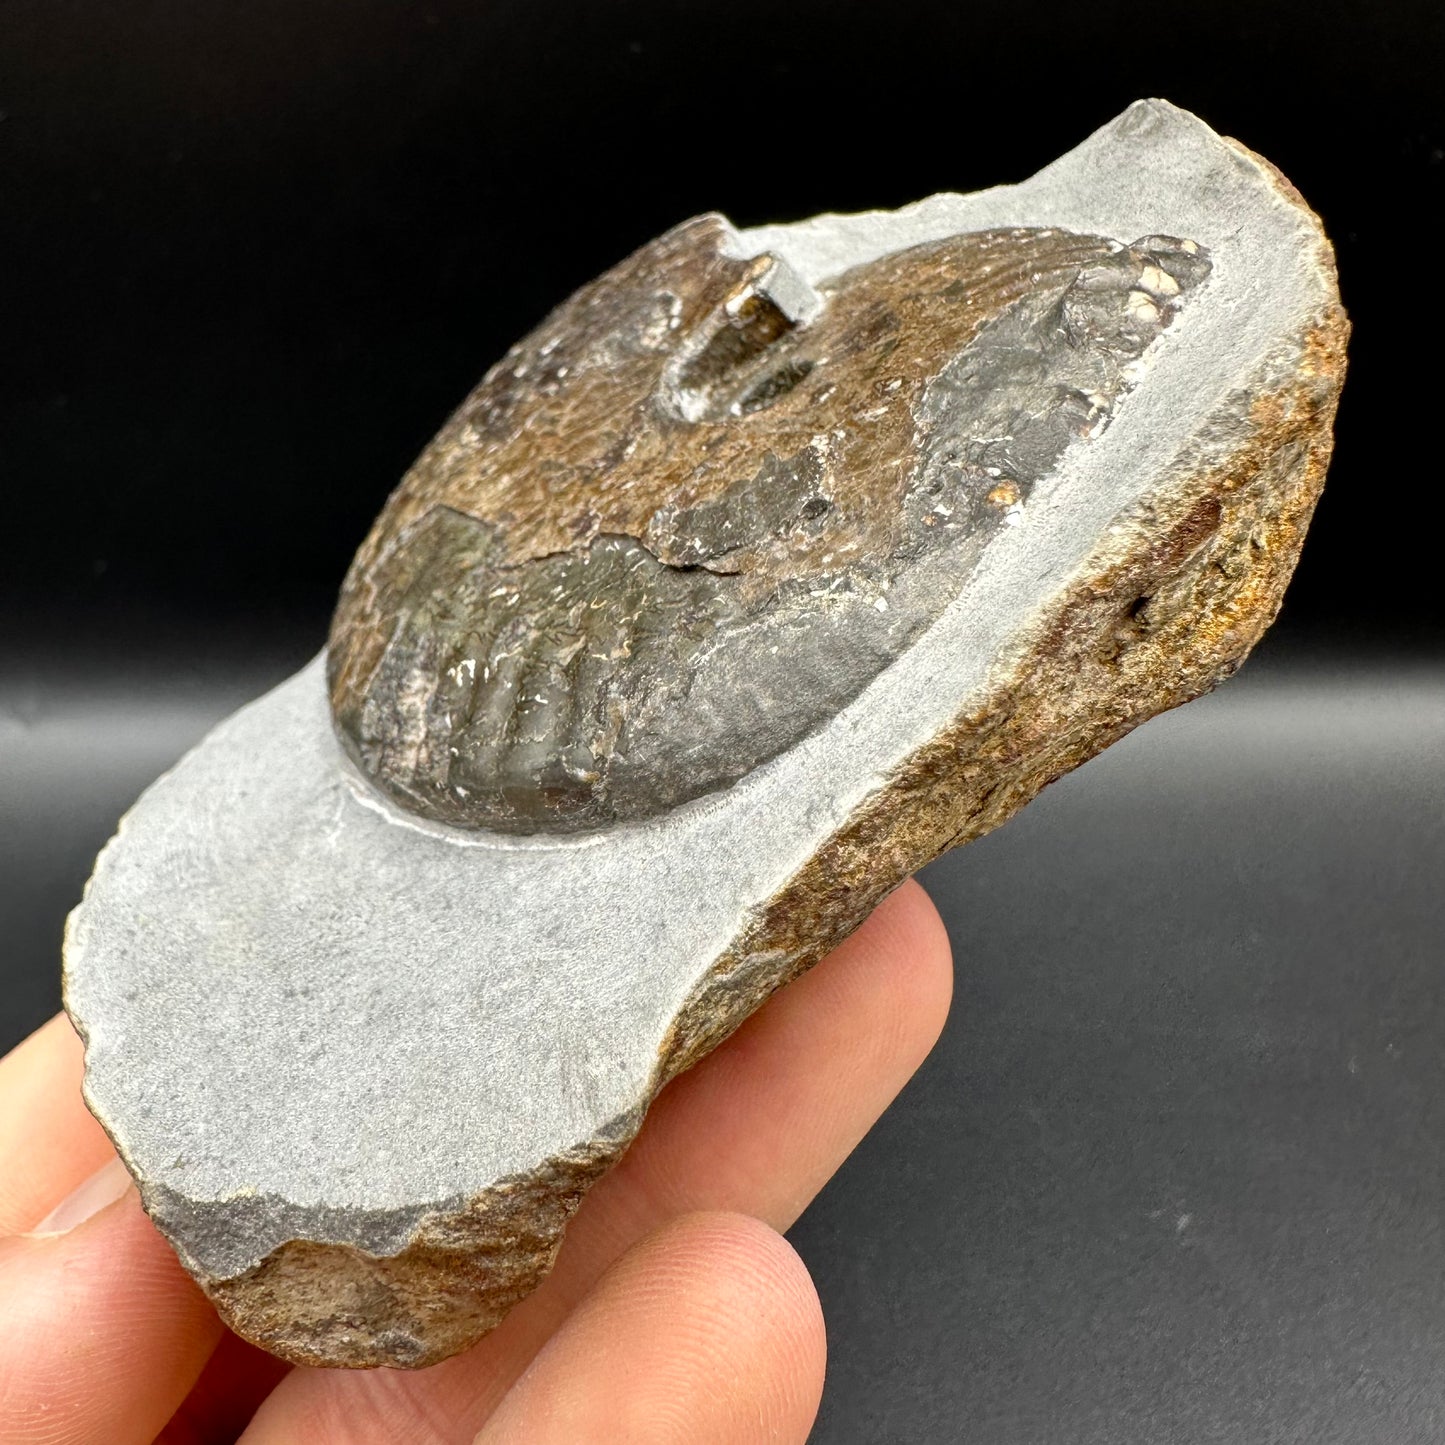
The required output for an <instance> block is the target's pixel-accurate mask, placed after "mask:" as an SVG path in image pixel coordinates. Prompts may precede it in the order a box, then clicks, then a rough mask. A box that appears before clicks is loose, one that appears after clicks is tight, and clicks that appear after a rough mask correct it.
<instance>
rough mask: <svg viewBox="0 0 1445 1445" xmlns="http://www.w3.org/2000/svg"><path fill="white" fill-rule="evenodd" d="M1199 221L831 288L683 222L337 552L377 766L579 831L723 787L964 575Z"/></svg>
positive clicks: (1167, 306)
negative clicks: (1181, 233)
mask: <svg viewBox="0 0 1445 1445" xmlns="http://www.w3.org/2000/svg"><path fill="white" fill-rule="evenodd" d="M1208 272H1209V259H1208V257H1207V255H1206V254H1205V252H1204V251H1203V249H1202V248H1201V247H1199V246H1198V245H1196V244H1195V243H1193V242H1192V241H1190V240H1189V239H1187V238H1176V237H1171V236H1145V237H1142V238H1139V239H1135V240H1133V241H1131V242H1130V243H1128V244H1125V243H1123V242H1121V241H1120V240H1118V239H1113V238H1109V237H1105V236H1094V235H1087V234H1078V233H1074V232H1069V231H1063V230H1055V229H1048V228H1032V229H1003V230H989V231H982V232H978V233H974V234H966V235H961V236H955V237H950V238H948V239H946V240H940V241H934V242H930V243H926V244H922V245H915V246H912V247H910V248H907V249H905V250H901V251H897V252H894V253H892V254H889V255H885V256H882V257H880V258H878V259H876V260H873V261H870V262H867V263H865V264H862V265H857V266H854V267H853V268H852V269H849V270H845V271H843V272H841V273H840V274H839V275H837V276H834V277H832V278H831V279H829V280H826V281H823V282H822V283H821V284H820V285H818V286H816V287H814V286H810V285H809V284H807V283H806V282H805V281H803V280H802V279H801V278H800V277H799V276H798V275H797V274H796V273H795V272H794V271H792V270H791V269H790V268H789V266H788V265H787V264H786V262H785V261H784V260H783V259H781V258H780V257H779V256H776V255H772V254H762V255H748V254H746V253H745V251H744V250H743V249H742V248H741V246H740V244H739V238H738V235H737V233H736V232H735V231H734V230H733V229H732V228H731V226H730V225H729V224H728V223H727V221H725V220H724V219H723V218H722V217H720V216H715V215H712V216H701V217H698V218H696V219H695V220H692V221H688V222H685V223H684V224H682V225H680V226H678V227H677V228H675V229H674V230H672V231H670V232H668V233H667V234H666V235H664V236H662V237H661V238H659V239H658V240H656V241H653V242H652V243H650V244H648V245H646V246H644V247H643V248H642V249H641V250H639V251H637V252H636V253H635V254H634V255H632V256H631V257H629V258H628V259H627V260H625V261H623V262H622V263H621V264H620V265H618V266H616V267H615V268H614V269H613V270H611V271H609V272H607V273H606V274H605V275H603V276H602V277H600V278H599V279H598V280H596V281H594V282H593V283H591V284H590V285H588V286H585V287H584V288H583V289H582V290H580V291H579V292H577V293H576V294H575V295H574V296H573V297H572V298H571V299H570V300H568V301H567V302H565V303H564V304H563V305H562V306H560V307H559V308H558V309H557V310H556V311H554V312H553V313H552V315H551V316H549V317H548V318H547V319H546V320H545V321H544V322H543V323H542V325H540V326H539V327H538V328H537V329H536V330H535V331H534V332H532V334H531V335H530V336H528V337H526V338H525V339H524V340H523V341H521V342H519V343H518V344H517V345H516V346H514V347H513V348H512V349H511V351H509V352H508V353H507V355H506V356H505V357H503V358H502V360H501V361H500V362H498V363H497V365H496V366H494V367H493V368H492V369H491V371H490V372H488V374H487V375H486V377H485V378H484V379H483V380H482V382H481V383H480V385H478V386H477V388H476V389H475V390H474V391H473V392H472V394H471V395H470V396H469V397H468V398H467V399H466V401H465V402H463V404H462V405H461V407H460V408H459V409H458V410H457V412H456V413H455V415H453V416H452V418H451V419H450V420H449V421H448V422H447V423H446V425H445V426H444V427H443V428H442V430H441V432H440V433H439V434H438V435H437V437H436V438H435V439H434V440H433V441H432V442H431V444H430V445H429V446H428V447H427V448H426V450H425V451H424V452H423V454H422V455H421V457H420V458H419V459H418V460H417V462H416V464H415V465H414V466H413V467H412V469H411V470H410V472H408V474H407V475H406V477H405V478H404V480H403V481H402V483H401V485H400V487H399V488H398V489H397V491H396V492H395V494H394V495H393V496H392V498H391V500H390V501H389V502H388V504H387V506H386V508H385V510H384V511H383V512H382V514H381V516H380V518H379V519H378V521H377V523H376V525H375V527H374V528H373V530H372V532H371V535H370V536H369V537H368V538H367V539H366V542H365V544H364V545H363V546H362V548H361V550H360V552H359V553H358V554H357V557H356V560H355V562H354V563H353V565H352V567H351V570H350V573H349V575H348V576H347V578H346V582H345V585H344V588H343V590H342V593H341V600H340V605H339V606H338V608H337V611H336V616H335V621H334V624H333V627H332V632H331V641H330V669H329V681H330V689H331V701H332V708H333V712H334V717H335V721H336V726H337V729H338V731H339V734H340V737H341V739H342V741H343V743H344V745H345V747H346V749H347V750H348V752H349V753H350V755H351V756H352V758H353V759H354V760H355V762H356V763H357V764H359V766H360V767H361V769H362V771H363V772H364V773H365V774H366V775H367V776H368V777H369V778H370V779H371V780H372V781H373V782H374V783H375V784H376V785H377V786H378V787H380V788H381V789H382V790H383V791H384V792H385V793H386V794H388V795H389V796H390V797H391V798H392V799H393V800H394V801H395V802H397V803H398V804H400V805H401V806H402V807H403V808H406V809H409V810H412V811H414V812H416V813H419V814H421V815H423V816H425V817H427V818H430V819H433V820H436V821H440V822H444V823H449V824H454V825H457V826H460V827H463V828H485V829H495V830H501V831H507V832H520V833H529V832H572V831H576V830H582V829H588V828H595V827H599V826H602V825H605V824H610V823H614V822H619V821H628V820H638V819H645V818H647V817H649V816H652V815H654V814H657V813H660V812H662V811H664V810H667V809H670V808H673V807H675V806H677V805H678V804H680V803H684V802H687V801H688V800H690V799H693V798H696V797H699V796H701V795H703V794H706V793H709V792H712V791H714V790H716V789H718V788H721V787H725V786H726V785H728V784H729V783H731V782H733V781H735V780H736V779H737V778H739V777H741V776H743V775H744V774H746V773H748V772H750V771H751V770H752V769H754V768H756V767H757V766H758V765H759V764H762V763H765V762H766V761H767V760H768V759H770V758H773V757H775V756H776V755H777V754H779V753H781V752H783V751H785V750H786V749H788V748H790V747H791V746H793V745H794V744H795V743H797V742H798V741H799V740H800V739H802V738H803V737H805V736H807V735H808V734H809V733H810V732H812V731H813V730H814V729H816V728H817V727H818V726H819V725H820V724H821V723H823V722H824V721H826V720H827V719H828V718H830V717H832V716H833V715H834V714H835V713H836V712H837V711H838V710H839V708H840V707H842V706H843V705H844V704H845V703H847V702H848V701H849V700H850V699H851V698H853V697H854V696H855V695H856V694H857V693H858V692H859V691H860V690H861V689H862V688H863V687H864V686H865V685H866V684H867V683H868V682H869V681H870V680H871V679H872V678H874V677H875V676H876V675H877V674H878V673H879V672H881V671H882V670H883V669H884V668H885V667H886V666H887V665H888V663H889V662H891V661H892V660H893V659H894V658H895V657H897V656H898V654H899V653H900V652H901V651H902V650H903V649H905V648H906V647H908V646H909V644H910V643H912V642H913V641H914V640H915V639H916V638H917V637H918V635H919V634H920V633H921V632H922V631H923V629H925V628H926V627H927V626H928V625H929V623H930V622H932V621H933V620H934V619H935V618H936V617H937V616H938V614H939V613H940V612H941V610H942V609H943V608H944V607H945V606H946V605H947V603H948V601H949V600H950V599H951V598H952V597H953V596H955V595H956V593H957V592H958V589H959V585H960V578H962V577H966V575H967V573H968V571H969V570H970V568H971V567H972V566H973V565H974V563H975V562H976V560H977V558H978V556H979V555H980V553H981V551H982V549H983V548H984V546H986V545H987V543H988V541H989V539H990V537H991V536H992V535H993V534H994V533H995V532H996V531H997V530H998V529H999V528H1002V527H1006V526H1008V525H1009V523H1010V521H1012V520H1014V519H1016V518H1017V517H1018V515H1019V511H1020V509H1021V508H1026V507H1027V506H1028V505H1029V499H1030V495H1031V493H1032V491H1033V489H1034V486H1035V484H1036V483H1037V482H1038V481H1039V480H1040V479H1041V478H1042V477H1044V476H1045V475H1047V474H1048V473H1049V472H1050V470H1051V469H1052V468H1053V467H1054V466H1055V464H1056V463H1057V462H1058V460H1059V458H1060V456H1061V455H1062V453H1063V451H1064V449H1065V448H1066V447H1067V446H1068V444H1069V443H1070V441H1071V440H1072V439H1074V438H1075V437H1080V436H1088V435H1094V434H1097V433H1098V432H1099V431H1100V430H1102V429H1103V428H1104V427H1106V426H1107V425H1108V424H1109V420H1110V418H1111V416H1112V414H1113V412H1114V410H1115V408H1116V407H1117V406H1118V404H1119V402H1120V399H1121V398H1122V397H1123V396H1124V394H1125V393H1126V392H1127V391H1128V389H1129V385H1130V369H1131V366H1132V365H1133V364H1134V363H1135V362H1137V361H1138V359H1139V358H1140V357H1141V356H1142V355H1143V353H1144V352H1145V351H1146V350H1147V349H1148V347H1149V346H1150V344H1151V343H1152V342H1153V341H1154V340H1155V338H1156V337H1158V336H1159V334H1160V333H1161V332H1162V331H1163V330H1164V329H1165V328H1166V327H1168V326H1169V324H1170V323H1171V321H1172V320H1173V319H1174V317H1175V315H1176V313H1177V312H1178V310H1179V307H1180V305H1181V302H1182V300H1183V298H1184V297H1185V296H1186V295H1187V293H1188V292H1189V291H1190V290H1191V288H1193V287H1195V286H1197V285H1199V284H1200V282H1201V281H1203V280H1204V278H1205V277H1206V276H1207V275H1208Z"/></svg>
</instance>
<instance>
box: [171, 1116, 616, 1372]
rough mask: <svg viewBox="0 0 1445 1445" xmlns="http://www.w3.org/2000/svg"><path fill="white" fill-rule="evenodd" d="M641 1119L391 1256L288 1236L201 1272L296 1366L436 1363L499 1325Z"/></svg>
mask: <svg viewBox="0 0 1445 1445" xmlns="http://www.w3.org/2000/svg"><path fill="white" fill-rule="evenodd" d="M641 1122H642V1115H641V1113H640V1112H639V1114H638V1116H637V1117H636V1118H635V1119H628V1120H624V1121H619V1127H618V1131H617V1134H616V1137H615V1138H611V1139H607V1140H599V1141H597V1142H595V1143H593V1144H591V1145H588V1146H586V1147H583V1148H578V1149H575V1150H573V1151H571V1152H570V1153H568V1154H567V1155H564V1156H562V1157H560V1158H557V1159H552V1160H549V1161H548V1162H547V1163H546V1165H544V1166H543V1167H542V1168H541V1169H539V1170H537V1171H536V1172H535V1173H533V1174H530V1175H528V1176H527V1177H526V1178H525V1179H511V1180H503V1181H501V1182H500V1183H498V1184H497V1185H495V1186H494V1187H492V1188H491V1189H488V1190H486V1191H484V1192H483V1193H482V1194H480V1195H478V1196H477V1197H476V1198H475V1199H472V1200H468V1201H466V1203H465V1204H463V1205H461V1206H459V1207H458V1208H457V1210H456V1211H455V1212H453V1213H449V1214H437V1215H433V1216H430V1217H429V1218H427V1219H424V1220H423V1221H422V1222H421V1224H420V1226H419V1227H418V1229H417V1232H416V1235H415V1237H414V1238H413V1240H412V1241H411V1242H410V1243H409V1244H408V1245H407V1246H406V1248H405V1249H403V1250H401V1251H400V1252H398V1253H397V1254H394V1255H390V1256H386V1257H378V1256H376V1255H371V1254H367V1253H365V1252H364V1251H362V1250H358V1249H353V1248H350V1247H348V1246H346V1245H339V1244H317V1243H314V1242H312V1241H308V1240H293V1241H291V1242H290V1243H288V1244H284V1245H282V1246H281V1248H279V1249H277V1250H274V1251H273V1252H272V1253H271V1254H269V1255H267V1257H266V1258H265V1259H264V1260H262V1261H261V1263H260V1264H259V1265H257V1266H256V1267H255V1268H254V1269H252V1270H248V1271H247V1272H246V1273H245V1274H243V1275H238V1276H237V1277H236V1278H234V1279H228V1280H221V1281H218V1282H215V1281H212V1282H208V1281H207V1279H206V1277H205V1276H204V1274H201V1275H198V1278H199V1279H200V1280H201V1283H202V1285H203V1286H204V1287H205V1290H206V1293H207V1295H208V1296H209V1298H210V1300H211V1303H212V1304H214V1305H215V1307H216V1309H217V1311H218V1313H219V1314H220V1316H221V1318H222V1319H223V1320H224V1321H225V1322H226V1324H227V1325H228V1326H229V1327H230V1328H231V1329H232V1330H234V1331H235V1332H236V1333H237V1334H238V1335H241V1336H242V1337H243V1338H244V1339H247V1340H250V1341H251V1342H252V1343H253V1344H257V1345H260V1346H261V1348H262V1349H265V1350H269V1351H270V1352H271V1353H272V1354H273V1355H279V1356H280V1357H281V1358H282V1359H283V1360H289V1361H290V1362H291V1363H292V1364H295V1365H314V1366H322V1367H330V1368H342V1369H375V1368H376V1367H377V1366H380V1365H389V1366H400V1367H402V1368H405V1369H421V1368H423V1367H424V1366H427V1365H434V1364H437V1363H439V1362H440V1361H442V1360H445V1359H447V1358H449V1357H450V1356H452V1355H455V1354H457V1353H458V1352H460V1351H461V1350H464V1349H466V1348H467V1346H468V1345H471V1344H474V1343H476V1341H477V1340H479V1339H480V1338H481V1337H482V1336H483V1335H485V1334H487V1333H488V1332H489V1331H491V1330H492V1329H495V1328H496V1326H497V1325H498V1324H500V1323H501V1321H502V1319H503V1318H504V1317H505V1316H506V1314H507V1313H508V1311H510V1310H511V1309H512V1307H513V1306H514V1305H516V1304H518V1303H519V1302H520V1301H521V1300H523V1299H525V1298H526V1297H527V1296H528V1295H529V1294H531V1292H532V1291H533V1290H534V1289H536V1287H537V1286H538V1284H540V1283H541V1281H542V1280H543V1279H544V1278H545V1277H546V1276H547V1274H548V1273H549V1271H550V1270H551V1268H552V1262H553V1261H554V1260H555V1259H556V1257H557V1251H558V1249H559V1248H560V1247H561V1243H562V1234H563V1230H564V1229H565V1227H566V1224H567V1221H568V1219H570V1218H571V1216H572V1214H573V1212H574V1211H575V1210H576V1208H577V1206H578V1205H579V1204H580V1203H581V1202H582V1197H583V1196H584V1195H585V1194H586V1193H587V1191H588V1190H589V1189H590V1188H591V1187H592V1185H593V1184H595V1183H596V1182H597V1180H598V1179H600V1178H601V1177H602V1175H603V1174H605V1173H606V1172H607V1171H608V1169H610V1168H611V1167H612V1165H613V1164H615V1163H616V1162H617V1159H618V1158H619V1156H620V1155H621V1154H622V1151H623V1150H624V1149H625V1148H626V1147H627V1145H628V1144H629V1143H630V1142H631V1141H632V1139H633V1138H634V1137H635V1136H636V1133H637V1129H638V1127H639V1126H640V1124H641Z"/></svg>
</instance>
